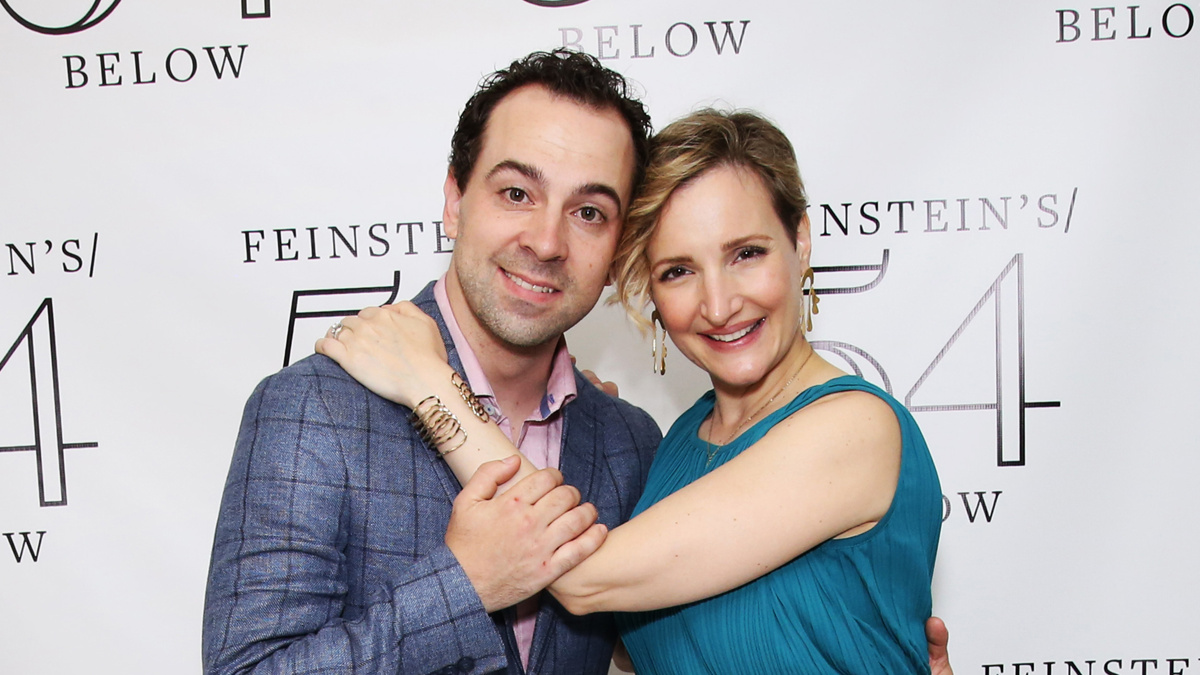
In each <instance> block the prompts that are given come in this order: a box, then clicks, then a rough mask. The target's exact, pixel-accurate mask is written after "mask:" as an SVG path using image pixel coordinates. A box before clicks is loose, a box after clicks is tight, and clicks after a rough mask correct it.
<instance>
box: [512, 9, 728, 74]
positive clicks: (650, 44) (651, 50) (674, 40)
mask: <svg viewBox="0 0 1200 675" xmlns="http://www.w3.org/2000/svg"><path fill="white" fill-rule="evenodd" d="M525 2H527V3H529V4H531V5H537V6H538V7H570V6H572V5H579V4H583V3H585V2H587V0H525ZM735 24H739V25H737V26H735ZM697 25H703V26H704V27H705V28H707V29H708V31H707V35H708V37H710V38H712V51H711V52H709V51H708V50H707V49H704V48H702V47H707V46H708V42H707V41H706V40H704V38H703V36H704V31H703V30H702V29H698V28H697V27H696V26H697ZM749 25H750V21H749V20H742V21H724V20H719V21H700V22H688V21H676V22H675V23H673V24H671V25H670V26H667V27H665V28H664V27H659V26H651V27H649V28H647V27H646V25H645V24H640V23H634V24H628V27H626V26H623V25H618V24H611V25H604V26H591V27H588V28H584V27H581V26H567V27H563V28H559V29H558V32H559V37H560V38H561V40H562V46H563V47H565V48H567V49H575V50H578V51H582V52H587V53H588V54H591V55H592V56H595V57H596V58H598V59H600V60H609V59H620V58H629V59H652V58H655V57H656V56H658V55H659V53H660V52H659V50H660V48H661V49H662V50H663V51H665V53H667V54H670V55H671V56H675V57H680V58H682V57H687V56H692V55H693V54H696V53H698V52H697V49H700V52H699V53H715V54H716V56H725V55H734V56H736V55H738V54H741V53H742V45H743V44H745V40H746V27H747V26H749ZM593 31H594V35H593Z"/></svg>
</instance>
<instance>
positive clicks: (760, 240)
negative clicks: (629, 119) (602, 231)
mask: <svg viewBox="0 0 1200 675" xmlns="http://www.w3.org/2000/svg"><path fill="white" fill-rule="evenodd" d="M809 247H810V240H809V234H808V219H807V217H806V218H805V219H804V221H803V222H802V223H801V224H800V231H799V233H798V236H797V243H796V246H795V247H793V246H792V243H791V241H790V239H789V238H788V236H787V233H786V231H785V230H784V226H783V223H781V222H780V220H779V217H778V216H776V214H775V210H774V209H773V208H772V206H771V197H770V194H769V193H768V192H767V189H766V188H765V187H764V186H763V184H762V181H761V180H760V179H759V178H758V176H757V175H756V174H754V173H753V172H752V171H750V170H745V169H739V168H735V167H729V166H722V167H718V168H715V169H712V170H710V171H708V172H707V173H704V174H702V175H701V176H700V177H699V178H697V179H695V180H693V181H692V182H691V183H689V184H687V185H685V186H684V187H682V188H680V189H679V190H676V191H675V194H673V195H672V196H671V198H670V199H669V200H668V201H667V204H666V207H665V208H664V209H663V212H662V215H661V216H660V218H659V222H658V229H657V231H656V232H655V234H654V236H653V237H652V238H651V239H650V244H649V246H648V247H647V249H646V253H647V257H648V258H649V263H650V295H651V298H652V299H653V300H654V304H655V306H656V308H657V309H658V311H659V314H660V315H661V316H662V320H663V323H664V325H665V326H666V329H667V332H668V333H670V334H671V339H672V341H674V342H675V344H676V346H678V347H679V350H680V351H681V352H683V354H684V356H686V357H687V358H688V359H689V360H691V361H692V362H693V363H695V364H696V365H698V366H700V367H701V368H703V369H704V370H706V371H708V373H709V374H710V375H711V376H712V379H713V383H714V384H724V385H728V386H732V387H745V386H749V385H752V384H755V383H757V382H758V381H759V380H761V379H763V378H764V377H765V376H766V375H767V374H768V373H770V372H771V369H772V368H774V367H775V366H776V365H777V364H778V363H779V362H780V360H781V359H782V358H783V357H784V355H786V354H787V352H788V350H789V349H791V348H792V347H793V345H795V343H796V340H797V338H798V336H800V335H801V333H800V330H799V329H800V325H799V324H800V308H801V299H802V297H803V294H802V290H801V280H802V277H803V274H804V271H805V270H806V269H807V268H808V253H809Z"/></svg>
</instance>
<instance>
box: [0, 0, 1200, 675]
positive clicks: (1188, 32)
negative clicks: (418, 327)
mask: <svg viewBox="0 0 1200 675" xmlns="http://www.w3.org/2000/svg"><path fill="white" fill-rule="evenodd" d="M239 4H240V5H241V6H239ZM558 4H563V3H556V2H553V1H551V0H546V1H544V2H535V1H534V0H457V1H455V2H437V3H431V2H425V3H416V2H395V1H392V2H386V1H384V0H363V1H362V2H355V3H328V2H315V1H312V0H293V1H280V0H276V1H275V2H273V3H271V2H267V0H243V1H242V2H241V3H239V2H237V1H235V0H228V1H226V2H219V3H213V2H197V1H185V0H158V1H156V2H138V1H136V0H127V1H125V2H121V1H120V0H104V1H103V2H100V3H98V5H97V7H96V8H95V10H94V11H93V12H92V13H91V14H90V15H89V14H88V10H89V9H90V8H91V7H92V5H93V2H91V1H89V0H3V2H0V5H3V7H4V8H5V10H7V11H6V12H2V13H0V59H2V62H3V67H2V68H0V126H2V129H3V132H2V133H0V356H3V355H5V354H9V358H8V359H7V360H6V361H5V362H4V364H3V366H2V367H0V451H2V452H0V535H2V539H0V672H4V673H17V674H21V675H24V674H27V673H53V674H60V673H76V672H103V673H194V672H199V637H200V615H201V608H202V601H203V593H204V582H205V575H206V571H207V565H208V557H209V552H210V546H211V537H212V531H213V525H214V522H215V518H216V513H217V507H218V502H219V499H220V494H221V487H222V484H223V481H224V477H225V473H226V471H227V469H228V462H229V458H230V453H231V451H232V447H233V441H234V435H235V432H236V428H237V421H238V419H239V416H240V413H241V408H242V404H243V402H244V400H245V398H246V396H247V395H248V394H249V393H250V391H251V389H252V388H253V386H254V384H255V383H256V382H257V381H258V380H259V379H260V378H261V377H263V376H265V375H267V374H269V373H270V372H272V371H274V370H275V369H277V368H279V367H280V366H281V365H282V363H283V359H284V353H285V348H286V346H287V339H288V334H289V326H292V327H294V336H293V341H292V346H291V356H292V358H293V360H294V359H295V358H299V357H300V356H303V355H304V354H306V353H308V352H309V351H311V347H310V346H311V343H312V341H313V339H315V337H316V336H317V335H319V334H320V333H321V332H322V331H323V330H324V329H325V327H326V326H328V324H329V323H330V322H331V319H328V318H319V317H317V318H314V317H307V316H304V314H305V313H312V312H320V311H323V310H339V309H351V308H355V307H357V306H360V305H364V304H371V303H379V302H382V301H384V300H386V299H387V297H388V296H389V295H390V292H391V291H390V290H387V289H388V287H391V286H393V280H394V278H395V274H396V273H397V272H398V273H399V275H400V276H399V278H400V281H399V288H398V291H397V292H398V294H399V297H402V298H403V297H408V296H410V295H412V294H413V293H415V292H416V291H417V290H418V289H419V288H420V287H421V286H422V285H423V284H424V283H425V282H426V281H427V280H429V279H432V278H434V277H436V276H437V275H438V274H440V272H441V271H442V270H444V268H445V265H446V261H447V259H448V255H447V253H446V251H449V250H450V247H451V244H450V242H448V241H446V240H444V239H440V238H439V234H440V231H439V230H438V226H439V224H438V223H437V221H438V220H439V219H440V214H441V191H440V186H441V183H442V179H443V177H444V175H445V173H444V172H445V157H446V154H447V152H448V147H449V138H450V134H451V132H452V130H453V126H454V122H455V120H456V117H457V114H458V111H459V110H460V108H461V106H462V104H463V103H464V102H465V100H466V98H467V97H468V96H469V95H470V93H471V92H472V91H473V88H474V86H475V84H476V83H477V81H478V80H479V78H480V77H481V76H482V75H484V74H485V73H487V72H490V71H491V70H493V69H494V68H496V67H499V66H503V65H505V64H507V63H508V62H509V61H511V60H512V59H513V58H516V57H519V56H521V55H523V54H525V53H527V52H529V51H531V50H534V49H548V48H553V47H556V46H560V45H562V44H564V42H565V43H571V44H573V45H574V46H575V47H576V48H579V49H583V50H585V51H588V52H589V53H592V54H595V55H597V56H600V57H602V58H604V59H605V62H606V63H607V64H608V65H610V66H611V67H613V68H615V69H617V70H620V71H621V72H623V73H625V74H627V75H628V76H630V77H631V78H633V79H634V80H636V81H637V82H638V83H639V84H640V86H641V87H642V88H643V90H644V92H645V100H646V102H647V103H648V105H649V106H650V109H651V111H652V113H653V116H654V120H655V124H656V126H658V127H661V126H662V125H664V124H665V123H666V122H667V121H669V120H671V119H673V118H675V117H677V116H679V115H681V114H683V113H685V112H687V111H689V110H691V109H693V108H695V107H697V106H700V105H708V104H714V103H715V104H719V105H731V106H739V107H749V108H754V109H757V110H760V111H763V112H764V113H766V114H768V115H769V116H771V117H772V118H773V119H775V120H776V121H777V122H778V123H779V124H780V126H781V127H782V128H783V129H784V130H785V131H786V132H787V133H788V134H789V136H790V137H791V138H792V140H793V142H794V143H795V145H796V149H797V152H798V154H799V157H800V163H801V169H802V171H803V173H804V175H805V178H806V181H807V184H808V187H809V192H810V196H811V198H812V201H813V207H812V210H811V211H810V216H811V218H812V222H813V226H814V235H817V236H816V237H815V253H814V262H815V263H816V264H817V265H819V266H821V271H819V274H818V286H819V287H821V288H825V289H832V292H828V293H826V294H825V296H824V299H823V300H822V303H821V309H822V312H821V314H820V315H819V316H818V317H817V321H818V323H817V330H816V336H815V339H817V340H822V341H825V346H826V348H827V356H829V357H830V358H831V359H833V360H835V362H836V361H837V360H838V359H841V363H843V364H844V365H845V367H846V368H853V367H858V368H860V369H861V370H862V371H863V372H864V374H865V375H866V376H867V377H868V378H869V379H872V380H874V381H876V382H879V383H881V384H887V385H888V386H889V387H890V389H891V390H892V391H893V392H894V394H895V395H896V396H897V397H898V398H900V399H901V400H903V401H906V402H907V403H908V404H909V405H910V407H912V408H913V409H914V411H915V413H916V416H917V419H918V421H919V422H920V424H921V425H922V427H923V429H924V431H925V433H926V436H927V437H928V439H929V441H930V446H931V448H932V450H933V453H934V456H935V459H936V460H937V462H938V468H939V471H940V473H941V479H942V485H943V488H944V492H945V497H946V514H947V516H946V520H945V524H944V529H943V534H942V545H941V549H940V551H939V557H938V566H937V574H936V579H935V609H936V612H937V613H938V614H940V615H941V616H943V617H945V618H946V619H947V621H948V623H949V624H950V627H951V631H952V635H953V643H952V644H953V650H952V655H953V660H954V662H955V664H956V667H957V670H958V672H959V673H966V674H968V675H969V674H971V673H979V674H982V675H995V674H999V673H1004V674H1006V675H1011V674H1014V673H1015V674H1017V675H1021V674H1032V673H1037V674H1039V675H1068V674H1070V673H1081V674H1083V673H1086V674H1087V675H1092V674H1093V673H1094V674H1095V675H1100V674H1101V673H1108V674H1111V675H1125V674H1132V673H1139V674H1162V675H1175V674H1181V673H1189V674H1190V673H1197V674H1200V640H1198V638H1197V636H1198V635H1200V630H1198V629H1200V619H1197V611H1196V606H1197V604H1198V603H1200V585H1198V584H1197V582H1196V581H1195V578H1196V577H1195V573H1194V571H1193V570H1194V569H1195V560H1196V559H1197V558H1198V557H1200V544H1198V542H1197V537H1196V533H1197V529H1198V526H1200V515H1198V513H1197V508H1196V500H1195V498H1194V497H1188V495H1189V494H1192V491H1193V489H1194V484H1195V479H1196V476H1197V475H1200V459H1197V453H1196V450H1197V440H1196V433H1195V431H1194V430H1193V428H1192V427H1191V426H1189V425H1188V422H1189V421H1191V419H1192V418H1193V417H1194V415H1195V414H1196V411H1197V410H1200V394H1197V393H1196V392H1197V391H1198V389H1197V386H1196V383H1197V381H1198V376H1200V372H1198V371H1200V363H1198V360H1197V359H1196V357H1195V356H1194V352H1193V350H1192V348H1191V347H1189V344H1190V342H1189V338H1191V337H1192V336H1193V335H1194V334H1195V332H1196V327H1197V309H1198V304H1197V301H1196V300H1195V298H1194V296H1193V292H1192V289H1193V287H1195V286H1196V285H1197V283H1198V282H1200V272H1198V270H1200V266H1197V265H1196V263H1195V262H1194V260H1193V256H1194V255H1195V251H1197V250H1200V229H1198V228H1197V225H1198V223H1197V219H1196V217H1195V215H1194V213H1195V209H1194V207H1193V204H1192V201H1193V200H1192V198H1191V197H1190V194H1191V193H1192V192H1194V190H1195V185H1197V184H1200V164H1198V162H1197V159H1196V157H1197V151H1198V150H1200V143H1198V141H1200V130H1198V129H1197V125H1196V119H1197V116H1198V113H1200V81H1198V80H1197V78H1196V67H1197V63H1198V61H1197V57H1198V55H1200V28H1197V29H1195V30H1193V28H1192V26H1193V24H1194V22H1195V19H1194V13H1195V12H1196V11H1200V6H1196V5H1189V4H1187V3H1174V4H1172V3H1169V2H1152V3H1149V4H1143V5H1139V6H1136V7H1133V8H1130V7H1129V6H1128V5H1122V6H1113V7H1111V8H1093V7H1091V6H1084V5H1081V4H1071V3H1070V2H1066V3H1049V2H1043V1H1040V0H1036V1H1035V0H1027V1H1023V2H1016V3H1014V2H1001V1H999V0H990V1H983V2H972V3H964V2H949V1H945V0H940V1H927V2H921V3H892V2H880V1H875V0H872V1H863V2H854V3H844V2H841V3H839V2H829V1H826V2H790V3H782V2H767V1H765V0H745V1H743V2H739V3H728V2H718V1H716V0H688V1H684V0H669V1H667V0H664V1H661V2H656V3H643V2H635V1H634V0H590V1H585V2H582V3H579V4H574V5H573V6H554V5H558ZM106 12H107V13H106ZM244 15H246V17H245V18H244ZM53 29H61V30H53ZM243 45H244V47H243ZM226 50H227V51H226ZM193 64H194V65H193ZM217 71H220V73H221V75H220V76H219V77H218V75H217ZM406 224H412V225H406ZM844 267H851V268H853V269H850V270H845V269H841V268H844ZM830 268H832V269H830ZM346 288H373V289H376V290H373V291H369V292H362V293H358V294H348V295H336V296H335V295H328V294H313V295H300V296H296V297H295V302H296V304H295V307H294V312H293V297H294V293H295V292H296V291H304V290H316V291H322V290H329V289H346ZM380 289H382V290H380ZM47 299H49V300H50V302H49V303H48V304H47V303H46V300H47ZM976 309H977V310H978V311H975V310H976ZM968 319H969V320H968ZM568 340H569V342H570V344H571V347H572V351H573V352H574V353H575V354H577V355H578V357H579V359H580V362H581V363H582V364H585V365H588V366H591V367H593V368H595V369H596V370H598V371H600V372H602V373H603V374H604V375H605V376H606V377H608V378H610V379H614V380H616V381H618V382H619V383H620V384H621V386H622V391H623V393H624V394H625V396H626V397H627V398H628V399H630V400H631V401H633V402H634V403H637V404H640V405H643V406H644V407H646V408H647V409H648V410H649V411H651V413H652V414H653V415H654V416H655V418H656V419H657V420H658V421H659V423H660V424H661V425H663V426H664V427H665V426H666V425H668V424H669V423H670V421H671V420H673V419H674V417H675V416H676V415H677V414H678V413H679V412H681V411H682V410H683V409H684V408H685V407H686V406H687V405H689V404H690V403H691V402H692V401H693V400H694V399H695V398H696V396H698V395H699V394H700V393H701V392H702V391H703V390H704V389H705V388H706V381H705V379H704V378H703V377H702V375H701V374H700V373H699V371H697V370H696V369H695V368H693V367H692V366H691V365H690V364H686V363H684V362H683V361H682V360H681V359H679V358H678V357H677V352H673V354H672V356H673V357H674V358H672V359H671V361H670V363H669V367H670V370H669V374H668V375H667V376H666V377H665V378H659V377H658V376H653V375H651V373H650V368H649V365H650V363H649V362H650V357H649V351H650V350H649V346H648V345H647V344H645V343H644V342H643V341H642V340H641V339H640V338H639V337H638V336H637V334H636V332H635V331H634V330H633V329H632V328H631V327H629V326H628V324H626V323H624V319H623V318H622V316H621V313H620V312H619V311H618V310H616V309H613V308H601V309H598V310H597V311H596V312H594V313H593V314H592V315H591V316H590V317H589V318H587V319H586V320H585V321H584V322H583V323H582V324H581V325H580V326H579V327H577V328H576V329H574V330H573V331H572V332H571V333H570V334H569V335H568ZM31 345H32V348H31ZM10 347H11V350H10ZM839 354H840V355H842V356H839ZM843 357H844V358H843ZM885 378H886V381H885Z"/></svg>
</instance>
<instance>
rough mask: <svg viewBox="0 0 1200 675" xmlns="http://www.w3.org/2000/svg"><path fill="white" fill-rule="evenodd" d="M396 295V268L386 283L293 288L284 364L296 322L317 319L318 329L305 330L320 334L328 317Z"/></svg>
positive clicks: (390, 300)
mask: <svg viewBox="0 0 1200 675" xmlns="http://www.w3.org/2000/svg"><path fill="white" fill-rule="evenodd" d="M399 297H400V271H399V270H396V272H395V273H394V274H393V275H392V283H391V285H389V286H373V287H366V288H323V289H317V290H308V291H293V292H292V310H291V312H289V313H288V327H287V341H286V342H285V343H284V346H283V367H284V368H287V366H288V364H289V363H291V362H292V358H293V356H294V354H293V353H292V345H293V338H295V335H296V324H297V323H300V322H303V323H316V324H317V326H318V328H317V330H316V331H308V332H309V333H316V334H317V335H323V334H324V332H325V331H326V330H327V329H328V326H329V325H331V324H332V323H333V322H331V321H330V319H341V318H345V317H347V316H354V315H355V314H358V311H359V310H360V309H362V308H363V307H371V306H376V307H378V306H381V305H390V304H392V303H393V302H396V300H397V299H398V298H399ZM317 331H319V332H317ZM314 341H315V340H314ZM305 353H307V351H306V352H305Z"/></svg>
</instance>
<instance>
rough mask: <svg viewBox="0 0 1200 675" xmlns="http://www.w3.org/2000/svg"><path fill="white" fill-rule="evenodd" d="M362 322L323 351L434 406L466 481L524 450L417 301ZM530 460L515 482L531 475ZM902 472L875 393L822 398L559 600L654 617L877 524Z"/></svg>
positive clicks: (692, 488) (893, 429)
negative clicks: (461, 372) (481, 406)
mask: <svg viewBox="0 0 1200 675" xmlns="http://www.w3.org/2000/svg"><path fill="white" fill-rule="evenodd" d="M363 314H364V316H363V317H360V318H359V319H357V320H353V321H352V320H349V319H348V320H347V321H346V326H347V332H344V333H343V336H342V339H341V340H340V341H329V340H328V339H326V340H322V341H321V342H319V343H318V351H321V352H322V353H325V354H327V355H328V356H330V357H331V358H334V359H335V360H337V361H338V362H339V363H341V364H342V366H343V367H345V368H346V370H347V371H348V372H350V374H351V375H353V376H354V377H355V378H356V379H358V380H359V381H360V382H362V383H363V384H364V385H366V386H367V387H369V388H370V389H372V390H373V391H375V392H376V393H378V394H380V395H381V396H384V397H386V398H389V399H391V400H393V401H397V402H398V403H402V404H404V405H407V406H409V407H413V406H417V405H418V404H419V403H420V401H421V400H422V399H424V398H425V397H427V396H430V395H434V396H437V397H438V399H439V400H440V401H441V403H442V404H443V405H445V406H446V407H447V408H448V409H449V410H450V411H451V412H453V413H454V415H455V416H456V417H457V418H458V420H459V422H460V424H461V425H462V428H463V430H464V431H465V432H466V434H467V442H466V443H465V444H463V446H462V447H459V448H458V449H455V450H453V451H452V452H449V453H448V454H446V455H445V460H446V462H447V464H448V465H449V466H450V467H451V469H452V470H453V471H454V473H455V475H456V476H458V478H459V481H460V482H463V483H465V482H466V481H467V480H468V479H469V478H470V476H471V475H473V474H474V472H475V471H476V470H477V469H478V468H479V466H480V465H481V464H483V463H484V462H487V461H491V460H495V459H501V458H503V457H507V456H510V455H512V454H517V450H516V448H515V447H514V446H513V444H512V442H511V441H510V440H509V439H508V438H507V437H506V436H505V435H504V434H503V433H502V432H501V431H500V430H499V428H498V427H496V426H495V425H494V424H491V423H488V422H483V421H481V420H479V419H477V418H475V416H474V415H473V414H472V413H471V409H470V406H469V405H468V404H467V403H466V402H465V401H464V400H463V399H462V397H461V396H460V395H459V393H458V391H457V390H456V389H455V387H454V385H453V384H452V383H451V381H450V375H451V373H452V372H453V371H452V370H451V369H450V367H449V366H448V365H446V363H445V354H444V352H443V351H442V342H441V337H440V334H439V333H438V332H437V327H436V325H434V323H433V321H432V319H429V318H428V317H427V316H425V315H424V314H422V313H421V312H420V310H417V309H416V308H415V306H411V305H407V306H401V307H400V308H399V309H390V308H388V309H379V310H375V311H371V312H368V311H364V313H363ZM416 315H419V316H416ZM334 343H336V344H334ZM453 443H457V441H453ZM453 443H451V444H453ZM451 444H448V445H451ZM446 449H448V448H446V447H443V448H442V450H443V451H445V450H446ZM524 464H525V466H524V467H523V469H522V473H521V474H519V475H518V478H519V477H520V476H521V475H524V474H525V473H528V472H531V471H532V470H533V467H532V466H531V465H529V464H528V462H527V461H525V462H524ZM899 466H900V430H899V424H898V423H897V421H896V418H895V415H894V413H893V412H892V410H891V408H890V407H889V406H888V405H887V404H886V403H884V402H883V401H882V400H880V399H878V398H877V397H875V396H873V395H871V394H868V393H865V392H843V393H840V394H835V395H832V396H829V397H826V398H823V399H821V400H819V401H817V402H815V403H813V404H811V405H809V406H807V407H806V408H804V409H802V410H801V411H799V412H797V413H796V414H794V415H792V416H791V417H789V418H788V419H786V420H784V421H783V422H781V423H780V424H778V425H777V426H776V427H775V428H774V429H772V430H771V431H770V432H769V433H768V434H767V435H766V436H764V437H763V438H762V439H761V440H759V441H758V442H757V443H755V444H754V445H753V446H751V447H750V448H747V449H746V450H745V451H743V452H742V453H741V454H740V455H739V456H738V457H736V458H734V459H732V460H730V461H729V462H727V463H726V464H724V465H723V466H721V467H720V468H718V469H716V470H714V471H713V472H712V473H710V474H708V475H706V476H704V477H702V478H700V479H699V480H697V481H695V482H694V483H692V484H690V485H688V486H686V487H684V488H683V489H681V490H680V491H678V492H676V493H675V494H673V495H671V496H669V497H667V498H666V499H664V500H662V501H661V502H659V503H657V504H655V505H654V506H653V507H651V508H650V509H647V510H646V511H645V512H644V513H642V514H640V515H639V516H638V517H637V518H634V519H633V520H631V521H630V522H628V523H626V524H624V525H622V526H620V527H618V528H615V529H614V530H613V531H612V532H610V533H608V538H607V540H606V541H605V543H604V544H603V545H602V546H601V547H600V549H599V550H598V551H597V552H596V553H595V554H593V555H592V556H591V557H589V558H588V559H587V560H585V561H584V562H583V563H581V564H580V565H578V566H577V567H575V569H573V570H572V571H571V572H569V573H567V574H565V575H563V576H562V577H560V578H559V580H558V581H556V582H555V583H554V584H552V585H551V587H550V590H551V592H553V593H554V595H555V596H556V597H557V598H558V599H559V600H560V601H561V602H562V603H563V604H564V606H566V607H567V609H568V610H570V611H572V612H574V613H587V612H594V611H605V610H608V611H612V610H616V611H632V610H646V609H656V608H661V607H669V606H672V605H678V604H682V603H685V602H690V601H694V600H697V599H700V598H705V597H710V596H712V595H716V594H718V593H722V592H724V591H727V590H729V589H731V588H735V587H737V586H739V585H741V584H743V583H746V582H747V581H750V580H752V579H755V578H757V577H759V576H762V575H763V574H766V573H767V572H769V571H771V570H773V569H775V568H777V567H779V566H780V565H783V564H784V563H786V562H787V561H789V560H791V559H793V558H795V557H796V556H798V555H800V554H801V553H803V552H804V551H807V550H808V549H810V548H813V547H814V546H816V545H818V544H820V543H821V542H823V541H825V540H827V539H830V538H833V537H837V536H842V535H845V534H847V533H853V532H856V531H860V530H862V529H864V528H867V527H870V525H871V524H873V523H874V522H875V521H876V520H878V519H879V518H881V517H882V516H883V514H884V513H885V512H886V511H887V508H888V506H889V505H890V504H891V500H892V495H893V493H894V491H895V488H896V481H897V478H898V476H899Z"/></svg>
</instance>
